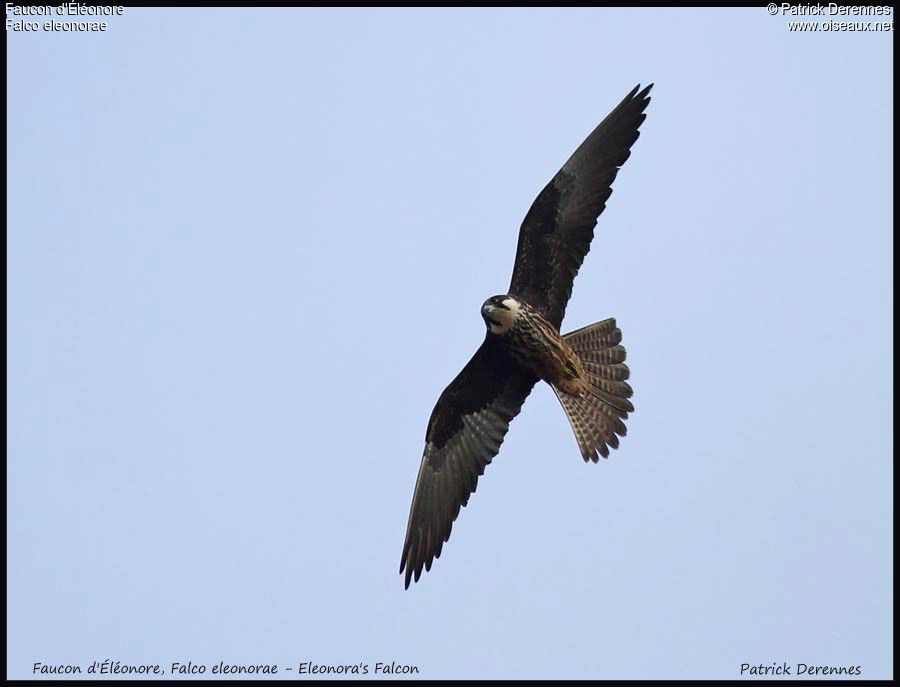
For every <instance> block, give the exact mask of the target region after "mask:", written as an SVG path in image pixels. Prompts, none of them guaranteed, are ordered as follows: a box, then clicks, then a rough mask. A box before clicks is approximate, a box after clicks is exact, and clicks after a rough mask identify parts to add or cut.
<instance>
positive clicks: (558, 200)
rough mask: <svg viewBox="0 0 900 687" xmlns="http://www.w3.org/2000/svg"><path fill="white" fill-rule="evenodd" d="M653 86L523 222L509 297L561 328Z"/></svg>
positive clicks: (578, 157) (599, 133)
mask: <svg viewBox="0 0 900 687" xmlns="http://www.w3.org/2000/svg"><path fill="white" fill-rule="evenodd" d="M652 87H653V84H650V85H649V86H647V87H646V88H645V89H644V90H642V91H641V92H640V93H638V89H639V88H640V86H639V85H638V86H635V88H634V90H633V91H631V93H629V94H628V95H626V96H625V99H624V100H623V101H622V102H621V103H619V104H618V106H617V107H616V109H614V110H613V111H612V112H610V113H609V115H608V116H607V117H606V119H604V120H603V121H602V122H600V124H599V125H598V126H597V128H596V129H594V130H593V131H592V132H591V134H590V136H588V137H587V138H586V139H585V140H584V143H582V144H581V145H580V146H578V149H577V150H576V151H575V152H574V153H573V154H572V157H570V158H569V160H568V161H567V162H566V164H564V165H563V166H562V169H560V170H559V172H557V173H556V176H555V177H553V179H552V180H551V181H550V183H549V184H547V186H546V187H545V188H544V190H543V191H541V193H540V195H539V196H538V197H537V198H536V199H535V201H534V203H532V205H531V209H530V210H529V211H528V214H527V215H526V216H525V220H524V221H523V222H522V228H521V229H520V230H519V246H518V249H517V251H516V262H515V266H514V267H513V276H512V282H511V283H510V285H509V293H511V294H513V295H514V296H518V297H520V298H522V299H523V300H525V301H526V302H527V303H528V304H529V305H531V306H532V307H533V308H535V309H537V310H538V311H539V312H540V313H541V314H542V315H543V316H544V317H545V318H546V319H547V320H549V321H550V322H552V323H553V324H554V325H555V326H556V327H557V328H559V326H560V325H561V324H562V319H563V315H564V314H565V312H566V304H567V303H568V302H569V296H571V295H572V282H573V280H574V279H575V275H576V274H577V273H578V268H579V267H581V263H582V262H584V256H585V255H587V253H588V251H589V250H590V248H591V239H592V238H594V227H595V226H596V224H597V217H599V215H600V213H601V212H603V208H605V207H606V199H607V198H609V195H610V193H612V188H611V187H612V182H613V180H614V179H615V178H616V173H617V172H618V171H619V167H621V166H622V165H623V164H624V163H625V160H627V159H628V156H629V154H630V149H631V146H632V145H633V144H634V142H635V141H636V140H637V138H638V135H639V134H638V127H639V126H640V125H641V122H643V121H644V118H645V117H646V115H645V114H644V109H645V108H646V107H647V104H648V103H649V102H650V98H649V97H648V96H647V94H648V93H649V92H650V89H651V88H652Z"/></svg>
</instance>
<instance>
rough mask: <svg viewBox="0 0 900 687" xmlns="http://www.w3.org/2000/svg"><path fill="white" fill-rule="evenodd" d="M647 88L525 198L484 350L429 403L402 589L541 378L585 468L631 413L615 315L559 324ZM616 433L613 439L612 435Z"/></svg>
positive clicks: (442, 537) (426, 561)
mask: <svg viewBox="0 0 900 687" xmlns="http://www.w3.org/2000/svg"><path fill="white" fill-rule="evenodd" d="M652 87H653V84H651V85H650V86H647V87H646V88H645V89H644V90H642V91H640V92H638V89H639V88H640V86H636V87H635V88H634V90H633V91H631V93H629V94H628V95H627V96H625V99H624V100H623V101H622V102H621V103H619V105H618V106H617V107H616V108H615V109H614V110H613V111H612V112H610V113H609V116H607V117H606V119H604V120H603V121H602V122H601V123H600V124H599V125H598V126H597V128H596V129H594V130H593V131H592V132H591V134H590V135H589V136H588V137H587V138H586V139H585V140H584V142H583V143H582V144H581V145H580V146H578V149H577V150H576V151H575V152H574V153H573V154H572V157H570V158H569V159H568V161H567V162H566V163H565V164H564V165H563V166H562V169H560V170H559V172H557V174H556V176H555V177H553V179H552V180H551V181H550V183H549V184H547V186H546V187H545V188H544V190H543V191H541V193H540V195H539V196H538V197H537V199H536V200H535V201H534V203H533V204H532V206H531V209H530V210H529V211H528V214H527V215H526V216H525V220H524V221H523V222H522V227H521V229H520V230H519V246H518V248H517V250H516V262H515V266H514V267H513V275H512V281H511V282H510V284H509V292H508V293H506V294H503V295H500V296H493V297H491V298H488V299H487V300H486V301H485V302H484V305H482V306H481V316H482V317H483V318H484V321H485V324H486V325H487V334H486V335H485V338H484V343H482V344H481V347H480V348H479V349H478V350H477V351H476V352H475V355H474V356H472V359H471V360H470V361H469V362H468V364H467V365H466V366H465V367H464V368H463V369H462V372H460V373H459V374H458V375H457V376H456V379H454V380H453V381H452V382H450V386H448V387H447V388H446V389H444V393H442V394H441V396H440V398H439V399H438V402H437V404H436V405H435V407H434V410H433V411H432V413H431V419H430V420H429V421H428V429H427V430H426V433H425V453H424V455H423V456H422V465H421V467H420V468H419V477H418V479H417V480H416V489H415V492H414V493H413V500H412V506H411V507H410V511H409V524H408V525H407V530H406V541H405V542H404V544H403V556H402V557H401V559H400V572H401V573H402V572H403V570H404V569H406V587H409V581H410V579H411V578H412V577H413V576H415V580H416V581H417V582H418V580H419V576H420V575H421V574H422V568H423V567H424V568H425V570H430V569H431V564H432V562H433V561H434V559H435V558H438V557H440V555H441V547H442V546H443V544H444V542H445V541H447V540H448V539H449V538H450V529H451V527H452V525H453V521H454V520H456V516H457V515H459V509H460V507H461V506H465V505H466V503H467V502H468V500H469V495H470V494H471V493H472V492H474V491H475V485H476V483H477V481H478V477H479V475H481V474H483V473H484V468H485V467H486V466H487V464H488V463H490V462H491V459H492V458H493V457H494V456H495V455H497V452H498V451H499V450H500V444H501V443H502V442H503V437H504V436H505V434H506V431H507V429H508V428H509V423H510V421H511V420H512V419H513V418H514V417H515V416H516V415H517V414H518V412H519V410H520V409H521V407H522V403H524V402H525V398H526V397H527V396H528V394H529V393H531V389H532V388H533V387H534V385H535V384H536V383H537V381H538V380H539V379H543V380H544V381H545V382H547V383H548V384H549V385H550V387H551V388H552V389H553V391H554V392H555V393H556V396H557V398H559V401H560V403H562V407H563V409H564V410H565V411H566V415H567V416H568V418H569V422H570V423H571V425H572V429H573V430H574V431H575V438H576V440H577V441H578V447H579V448H580V449H581V455H582V456H583V457H584V460H585V461H588V460H592V461H594V462H595V463H596V462H597V461H598V457H597V454H598V452H599V454H600V455H601V456H603V457H604V458H606V457H607V456H609V448H610V447H612V448H617V447H618V446H619V436H625V423H624V422H623V420H625V419H626V418H627V417H628V413H630V412H632V411H633V410H634V407H633V406H632V405H631V401H629V400H628V399H629V397H630V396H631V387H630V386H629V385H628V382H626V381H625V380H626V379H628V367H627V366H626V365H625V349H624V348H623V347H622V346H621V345H619V342H620V341H621V340H622V332H620V331H619V329H618V328H617V327H616V321H615V320H614V319H608V320H603V321H602V322H598V323H596V324H592V325H589V326H587V327H583V328H582V329H578V330H576V331H574V332H571V333H570V334H563V335H560V333H559V328H560V325H561V324H562V319H563V315H564V314H565V312H566V304H567V303H568V301H569V296H571V294H572V282H573V280H574V279H575V275H576V274H577V273H578V268H579V267H581V263H582V262H583V261H584V257H585V255H587V253H588V250H590V247H591V239H592V238H593V237H594V226H595V225H596V224H597V217H598V216H599V215H600V213H601V212H603V208H604V207H606V200H607V198H609V195H610V193H612V182H613V180H614V179H615V178H616V174H617V173H618V171H619V168H620V167H621V166H622V165H623V164H624V163H625V160H627V159H628V156H629V155H630V150H631V146H632V145H633V144H634V142H635V141H636V140H637V138H638V135H639V132H638V127H640V125H641V122H643V121H644V118H645V117H646V115H645V114H644V109H645V108H646V107H647V104H648V103H649V102H650V98H649V97H648V95H647V94H648V93H649V92H650V89H651V88H652ZM617 435H618V436H617Z"/></svg>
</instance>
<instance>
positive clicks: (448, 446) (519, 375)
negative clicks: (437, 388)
mask: <svg viewBox="0 0 900 687" xmlns="http://www.w3.org/2000/svg"><path fill="white" fill-rule="evenodd" d="M536 382H537V377H535V376H534V375H532V374H531V373H530V372H528V371H526V370H524V369H522V368H521V367H520V366H519V365H518V364H516V362H515V361H514V360H513V358H512V356H510V354H509V353H508V352H507V351H506V349H505V348H504V347H503V345H502V344H501V343H499V342H498V341H497V340H496V339H495V338H493V337H490V336H488V337H486V338H485V340H484V343H482V344H481V347H480V348H479V349H478V350H477V351H476V352H475V355H474V356H472V359H471V360H470V361H469V362H468V364H466V366H465V367H464V368H463V369H462V371H461V372H460V373H459V374H458V375H457V376H456V379H454V380H453V381H452V382H450V385H449V386H448V387H447V388H446V389H444V393H442V394H441V396H440V398H439V399H438V402H437V404H436V405H435V407H434V410H433V411H432V412H431V419H430V420H429V421H428V430H427V431H426V433H425V453H424V455H423V456H422V465H421V467H420V468H419V477H418V479H417V480H416V489H415V492H414V493H413V500H412V506H411V507H410V509H409V524H408V525H407V528H406V541H405V542H404V544H403V556H402V557H401V559H400V572H401V573H402V572H403V570H404V568H405V569H406V587H407V588H408V587H409V581H410V578H411V577H412V576H413V575H415V579H416V582H418V581H419V576H420V575H421V574H422V568H423V566H424V568H425V570H431V563H432V561H433V560H434V559H435V558H438V557H440V555H441V547H442V546H443V545H444V542H445V541H447V540H448V539H449V538H450V530H451V528H452V525H453V521H454V520H456V516H457V515H459V509H460V507H461V506H465V505H466V503H468V501H469V494H471V493H472V492H474V491H475V486H476V484H477V482H478V477H479V476H480V475H482V474H484V468H485V467H486V466H487V464H488V463H490V462H491V459H492V458H493V457H494V456H495V455H497V452H498V451H499V450H500V444H501V443H502V442H503V437H504V436H505V435H506V431H507V429H509V423H510V421H511V420H512V419H513V418H514V417H515V416H516V415H518V413H519V409H520V408H521V407H522V403H524V402H525V399H526V397H527V396H528V394H529V393H531V389H532V388H533V387H534V385H535V383H536Z"/></svg>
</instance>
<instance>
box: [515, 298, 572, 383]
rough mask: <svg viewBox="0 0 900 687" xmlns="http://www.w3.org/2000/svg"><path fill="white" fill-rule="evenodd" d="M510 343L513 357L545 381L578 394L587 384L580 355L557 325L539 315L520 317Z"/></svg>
mask: <svg viewBox="0 0 900 687" xmlns="http://www.w3.org/2000/svg"><path fill="white" fill-rule="evenodd" d="M509 343H510V350H511V352H512V355H513V357H514V358H515V359H516V360H517V361H518V362H519V363H520V364H521V365H523V366H524V367H527V368H528V369H529V370H531V371H532V372H533V373H534V374H535V375H537V376H538V377H540V378H541V379H543V380H544V381H545V382H549V383H550V384H553V385H554V386H556V387H558V388H560V389H562V390H563V391H566V392H568V393H573V394H576V395H581V393H582V391H583V390H584V389H585V388H586V382H585V379H586V376H585V373H584V368H583V367H582V365H581V361H580V360H579V359H578V356H577V355H576V354H575V352H574V351H573V350H572V347H571V346H569V344H568V343H566V340H565V339H563V338H562V336H560V334H559V331H557V329H556V327H554V326H553V325H552V324H550V323H549V322H547V321H546V320H544V319H543V318H542V317H540V316H539V315H536V314H535V315H533V316H532V317H528V318H520V325H519V326H518V327H516V328H515V331H513V332H510V337H509Z"/></svg>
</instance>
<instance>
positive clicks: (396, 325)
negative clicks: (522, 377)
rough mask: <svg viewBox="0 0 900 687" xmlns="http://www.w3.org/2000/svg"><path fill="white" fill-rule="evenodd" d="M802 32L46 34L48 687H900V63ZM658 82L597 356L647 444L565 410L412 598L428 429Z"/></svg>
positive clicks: (634, 166) (610, 15)
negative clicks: (851, 683) (171, 677)
mask: <svg viewBox="0 0 900 687" xmlns="http://www.w3.org/2000/svg"><path fill="white" fill-rule="evenodd" d="M888 19H893V17H889V18H888ZM844 20H846V18H844ZM42 21H43V20H42ZM787 21H788V19H787V18H785V17H778V16H776V17H772V16H770V15H769V14H768V13H767V12H766V10H765V9H764V8H750V9H747V8H745V9H736V10H728V11H725V10H722V11H711V10H696V9H671V10H667V9H658V8H651V9H627V10H626V9H584V10H366V11H361V10H304V9H259V10H257V9H252V10H251V9H126V12H125V16H123V17H119V18H115V17H114V18H112V19H110V20H109V28H108V30H107V31H106V32H105V33H102V34H98V33H92V34H85V33H82V34H59V33H55V34H51V33H44V32H38V33H29V34H15V33H11V32H8V33H7V57H8V66H7V79H8V85H7V89H8V90H7V97H8V104H7V108H8V109H7V114H8V124H7V127H8V128H7V144H8V160H7V170H8V182H7V193H8V202H9V205H8V234H7V249H8V256H7V270H8V272H7V287H8V295H7V307H8V314H7V344H8V353H7V372H8V382H7V400H8V410H7V421H8V436H7V450H8V468H7V475H8V506H7V509H8V522H9V524H8V549H7V555H8V562H7V568H8V588H7V594H8V604H9V610H8V618H7V624H8V657H9V658H8V660H9V676H10V677H14V678H26V677H32V672H31V671H32V664H33V663H34V662H36V661H42V662H45V663H54V664H58V663H77V664H81V665H82V666H87V665H89V664H90V663H91V662H92V661H94V660H101V661H102V660H103V659H106V658H111V659H113V660H119V661H122V662H123V663H130V664H135V663H159V664H161V665H162V666H164V667H166V668H167V669H168V666H169V664H170V663H171V662H172V661H183V662H186V661H187V660H193V661H194V662H195V663H206V664H207V665H208V666H211V665H212V664H213V663H215V662H218V661H219V660H225V661H226V662H229V663H277V664H279V665H280V666H281V667H282V669H281V671H282V672H281V673H280V675H281V676H285V677H290V676H293V675H296V668H295V672H293V673H288V672H285V671H284V667H286V666H295V667H296V666H297V665H298V664H299V663H300V662H301V661H312V662H314V663H316V664H356V663H366V664H368V665H369V669H370V671H371V670H373V669H374V665H375V663H376V662H378V661H381V662H390V661H392V660H393V661H397V662H399V663H404V664H414V665H417V666H418V668H419V670H420V673H419V675H418V677H426V678H477V677H486V678H555V677H561V678H590V677H603V678H735V677H739V676H740V667H741V664H742V663H752V664H769V665H771V664H772V663H773V662H777V663H778V664H779V665H780V664H781V662H782V661H787V662H788V663H789V664H792V665H794V664H796V663H799V662H803V663H807V664H813V665H831V666H840V665H859V666H861V671H862V677H864V678H890V677H891V676H892V665H893V656H892V651H891V645H892V640H893V630H892V626H893V618H892V610H891V607H892V601H893V599H892V577H893V548H892V547H893V544H892V540H893V532H892V525H891V517H892V511H893V505H892V504H893V494H892V477H893V474H892V457H891V456H892V444H893V438H892V435H893V425H892V419H891V414H892V391H893V387H892V377H893V360H892V346H893V328H892V308H893V296H892V271H893V262H892V249H893V239H892V223H893V191H892V188H893V153H892V150H893V114H894V110H893V67H892V61H893V33H877V34H876V33H846V32H844V33H836V32H828V33H807V34H798V33H791V32H789V31H788V28H787ZM649 82H655V84H656V85H655V87H654V89H653V92H652V95H653V100H652V102H651V103H650V106H649V108H648V110H647V115H648V116H647V120H646V121H645V123H644V125H643V127H642V129H641V137H640V139H639V140H638V142H637V143H636V145H635V146H634V149H633V151H632V155H631V158H630V159H629V160H628V162H627V163H626V165H625V167H624V168H623V170H622V172H621V173H620V174H619V177H618V178H617V180H616V182H615V185H614V192H613V194H612V197H611V198H610V201H609V204H608V207H607V210H606V212H605V213H604V214H603V215H602V216H601V218H600V222H599V225H598V227H597V231H596V237H595V239H594V242H593V246H592V248H593V249H592V251H591V253H590V254H589V255H588V257H587V259H586V261H585V264H584V266H583V267H582V270H581V272H580V274H579V275H578V278H577V279H576V281H575V288H574V295H573V298H572V301H571V303H570V306H569V309H568V313H567V316H566V320H565V322H564V325H563V330H564V331H566V330H571V329H575V328H578V327H581V326H583V325H586V324H589V323H592V322H595V321H597V320H601V319H604V318H606V317H610V316H614V317H616V318H617V320H618V322H619V326H620V327H621V328H622V330H623V333H624V342H623V343H624V344H625V345H626V347H627V349H628V362H629V365H630V367H631V370H632V378H631V382H632V385H633V386H634V389H635V395H634V403H635V406H636V412H635V413H634V415H633V416H632V418H631V419H630V421H629V423H628V430H629V432H628V437H627V438H626V439H625V440H623V442H622V446H621V448H620V449H619V450H618V451H616V452H614V453H613V455H612V457H611V458H610V459H609V460H608V461H604V462H602V463H601V464H599V465H593V464H589V465H585V464H584V462H583V461H582V459H581V457H580V455H579V452H578V448H577V445H576V443H575V438H574V435H573V433H572V430H571V429H570V428H569V426H568V423H567V421H566V419H565V416H564V414H563V411H562V409H561V408H560V406H559V404H558V402H557V400H556V398H555V397H554V395H553V394H552V392H551V391H550V389H549V388H547V387H546V385H543V384H542V385H541V386H539V387H537V388H536V390H535V391H534V392H533V393H532V395H531V396H530V397H529V399H528V401H527V402H526V404H525V406H524V409H523V412H522V413H521V415H520V416H519V417H518V418H517V419H516V420H515V421H514V422H513V423H512V425H511V429H510V433H509V434H508V436H507V440H506V442H505V443H504V444H503V447H502V449H501V452H500V455H499V456H498V457H497V458H496V459H495V460H494V463H493V464H492V465H491V466H490V467H489V468H488V470H487V472H486V474H485V476H484V477H483V478H482V479H481V481H480V482H479V486H478V491H477V493H476V494H475V495H474V496H473V497H472V499H471V501H470V503H469V506H468V507H467V508H465V509H463V510H462V512H461V514H460V517H459V519H458V520H457V522H456V524H455V525H454V527H453V535H452V537H451V539H450V542H449V543H448V544H447V545H445V547H444V552H443V554H442V555H441V558H440V559H439V560H437V561H436V563H435V565H434V567H433V568H432V571H431V572H430V573H428V574H426V575H424V576H423V579H422V581H420V583H419V584H417V585H414V586H412V587H411V588H410V589H409V590H408V591H404V589H403V580H402V578H401V577H400V576H399V575H398V574H397V569H398V565H399V560H400V553H401V547H402V543H403V536H404V533H405V528H406V521H407V514H408V509H409V504H410V499H411V497H412V491H413V486H414V484H415V479H416V473H417V470H418V466H419V461H420V458H421V454H422V448H423V439H424V435H425V427H426V423H427V421H428V417H429V415H430V413H431V410H432V408H433V406H434V403H435V401H436V399H437V397H438V395H439V394H440V392H441V390H442V389H443V388H444V387H445V386H446V384H447V383H449V382H450V380H451V379H452V378H453V377H454V375H456V373H457V372H458V371H459V369H460V368H461V367H462V365H463V364H465V362H466V361H467V360H468V359H469V357H470V356H471V354H472V353H473V352H474V351H475V349H476V348H477V347H478V345H479V344H480V342H481V340H482V338H483V336H484V324H483V322H482V320H481V317H480V315H479V308H480V306H481V303H482V301H483V300H484V298H486V297H487V296H490V295H493V294H495V293H502V292H504V291H505V290H506V288H507V285H508V283H509V277H510V272H511V268H512V263H513V258H514V254H515V246H516V237H517V232H518V228H519V224H520V222H521V220H522V218H523V217H524V215H525V212H526V211H527V210H528V207H529V205H530V204H531V202H532V200H533V199H534V197H535V196H536V195H537V193H538V191H540V189H541V188H542V187H543V186H544V184H545V183H546V182H547V181H548V180H549V179H550V178H551V176H552V175H553V174H554V173H555V172H556V170H557V169H558V168H559V167H560V165H561V164H562V163H563V162H564V161H565V160H566V158H567V157H568V156H569V154H570V153H571V152H572V151H573V150H574V149H575V147H576V146H577V145H578V144H579V143H580V142H581V141H582V139H583V138H584V137H585V136H586V135H587V133H588V132H590V130H591V129H592V128H593V127H594V126H595V125H596V124H597V123H598V122H599V121H600V120H601V119H602V118H603V117H604V116H605V115H606V114H607V112H608V111H609V110H610V109H612V107H614V106H615V105H616V104H617V103H618V102H619V101H620V100H621V98H622V97H623V96H624V95H625V94H626V93H627V92H628V91H629V90H630V89H631V88H632V87H633V86H634V85H636V84H637V83H641V84H646V83H649ZM369 676H370V677H371V676H372V673H371V672H370V674H369ZM205 677H211V675H210V674H209V673H207V675H206V676H205Z"/></svg>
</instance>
